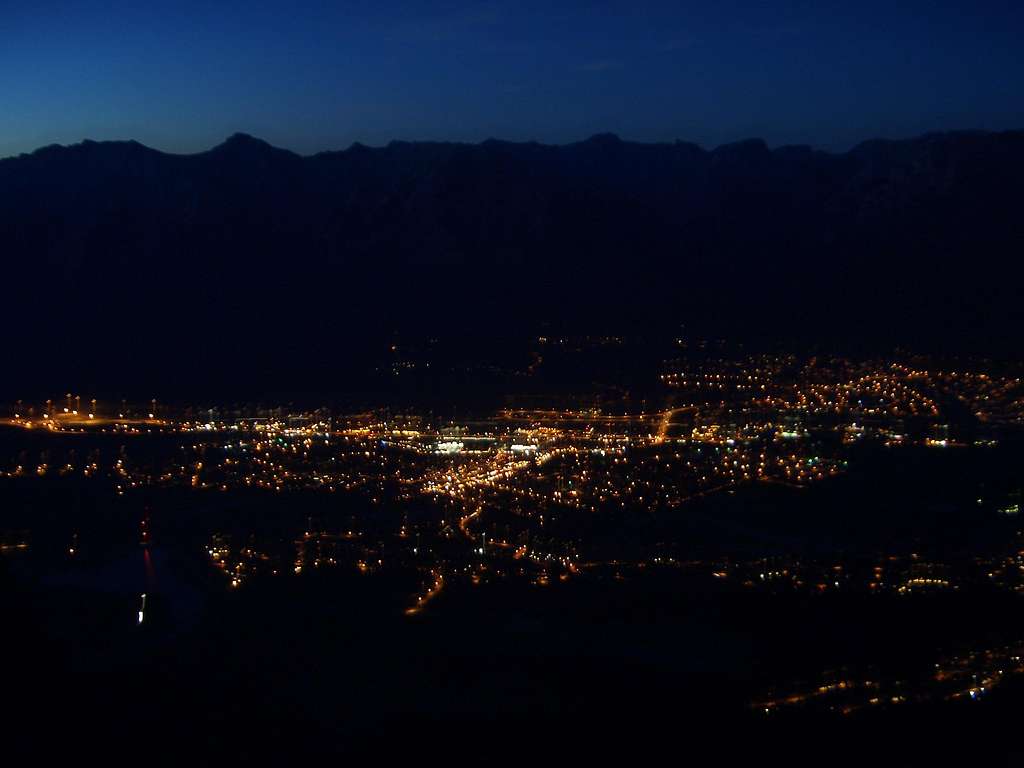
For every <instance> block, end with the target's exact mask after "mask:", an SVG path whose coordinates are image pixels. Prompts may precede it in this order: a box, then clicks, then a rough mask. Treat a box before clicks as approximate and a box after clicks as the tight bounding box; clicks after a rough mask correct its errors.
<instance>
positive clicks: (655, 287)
mask: <svg viewBox="0 0 1024 768" xmlns="http://www.w3.org/2000/svg"><path fill="white" fill-rule="evenodd" d="M1022 180H1024V132H1007V133H998V134H992V133H952V134H934V135H927V136H923V137H920V138H918V139H913V140H908V141H871V142H866V143H864V144H861V145H860V146H858V147H856V148H855V149H853V150H852V151H850V152H848V153H845V154H842V155H833V154H827V153H822V152H817V151H813V150H811V149H808V148H806V147H783V148H779V149H776V150H770V149H769V148H768V147H767V146H765V144H764V143H763V142H761V141H758V140H751V141H746V142H740V143H737V144H731V145H727V146H723V147H719V148H717V149H715V150H713V151H705V150H703V149H701V148H699V147H697V146H695V145H693V144H686V143H681V142H677V143H674V144H655V145H644V144H634V143H629V142H624V141H621V140H619V139H618V138H616V137H615V136H611V135H599V136H595V137H592V138H591V139H588V140H586V141H583V142H579V143H576V144H570V145H565V146H544V145H539V144H533V143H530V144H513V143H507V142H501V141H494V140H489V141H486V142H483V143H481V144H477V145H466V144H443V143H401V142H395V143H392V144H389V145H388V146H386V147H383V148H368V147H365V146H361V145H353V146H352V147H351V148H349V149H348V150H345V151H340V152H326V153H321V154H318V155H315V156H310V157H302V156H299V155H295V154H293V153H291V152H287V151H285V150H281V149H277V148H274V147H271V146H270V145H268V144H266V143H265V142H262V141H260V140H258V139H254V138H252V137H249V136H245V135H242V134H238V135H235V136H233V137H231V138H230V139H228V140H227V141H226V142H224V143H223V144H221V145H219V146H218V147H215V148H214V149H212V150H210V151H208V152H204V153H201V154H197V155H190V156H177V155H168V154H164V153H160V152H157V151H155V150H152V149H148V148H146V147H144V146H142V145H140V144H138V143H135V142H102V143H97V142H89V141H87V142H83V143H82V144H78V145H74V146H69V147H58V146H53V147H46V148H43V149H40V150H38V151H36V152H34V153H32V154H29V155H22V156H19V157H13V158H8V159H5V160H0V248H2V249H3V252H4V254H5V258H4V269H5V273H6V276H7V279H6V280H5V281H4V282H5V285H6V290H5V302H4V310H3V320H4V323H5V325H4V327H5V329H6V331H7V333H8V335H9V336H8V337H9V339H10V340H11V346H12V349H13V350H14V359H15V361H16V362H18V363H20V365H18V366H15V368H16V370H15V372H14V378H18V377H21V376H26V377H28V378H26V379H25V381H26V383H28V382H29V380H30V379H31V380H35V379H47V377H50V376H52V375H56V374H58V373H61V374H63V375H71V374H69V373H68V371H72V372H74V371H77V372H79V373H80V374H81V373H82V372H83V371H85V372H88V373H89V375H90V376H93V377H95V376H99V375H100V374H97V371H102V372H104V375H106V373H109V372H112V371H115V370H118V371H119V370H121V369H122V368H123V367H128V368H132V367H134V368H143V369H146V370H150V371H153V370H161V369H163V367H164V366H165V365H166V364H167V362H169V361H171V360H174V359H176V358H180V359H182V360H189V361H192V362H193V363H194V365H192V366H190V370H195V371H200V370H208V371H211V372H212V371H215V370H216V369H218V368H223V370H229V371H234V372H238V371H243V370H244V371H247V372H248V375H259V372H260V371H263V370H267V371H279V370H281V369H282V368H284V367H289V366H291V365H293V364H294V365H300V364H301V365H307V366H308V365H313V367H314V368H316V367H317V366H320V367H321V368H322V369H323V370H324V371H331V372H333V373H332V374H331V375H336V373H337V372H338V371H343V370H345V369H346V367H347V364H346V363H345V362H344V359H348V360H349V361H350V362H351V363H352V365H353V366H355V365H356V363H358V362H359V361H362V360H363V359H364V357H365V355H364V353H366V352H367V350H372V349H376V348H377V347H378V346H379V344H380V343H381V341H382V340H383V339H384V338H386V337H387V336H388V335H389V334H390V333H391V332H392V331H394V330H396V329H397V330H399V331H403V332H417V333H420V332H422V333H427V332H431V333H435V332H443V333H468V334H470V335H472V336H475V337H478V338H480V339H485V338H488V337H490V336H495V335H498V336H500V335H501V334H502V333H504V332H507V331H510V330H521V329H523V328H524V326H529V327H531V328H532V327H534V326H536V325H537V324H539V323H541V322H550V323H555V324H556V325H557V324H561V325H566V326H570V327H571V326H573V325H579V326H586V327H589V328H599V327H616V326H622V325H624V324H625V325H631V326H633V327H638V328H642V329H644V330H646V331H648V332H658V331H661V330H666V331H667V332H671V329H672V328H675V327H677V325H678V323H680V322H686V323H688V324H689V325H690V326H691V327H697V328H700V329H704V330H706V332H709V333H715V334H716V335H740V336H749V337H751V338H754V339H756V338H757V337H761V336H763V337H769V338H773V337H799V338H804V339H807V340H812V341H818V342H824V343H835V344H837V345H843V344H849V343H853V342H856V343H869V344H873V343H877V344H894V343H897V342H903V343H924V344H933V345H942V346H945V345H963V346H968V347H972V346H977V345H978V344H983V345H984V346H986V347H990V348H992V349H994V350H998V349H1000V348H1002V349H1006V348H1015V347H1016V343H1017V341H1019V338H1020V331H1019V321H1020V320H1021V309H1020V294H1021V290H1020V285H1021V282H1020V281H1021V278H1022V277H1024V269H1022V267H1021V265H1020V260H1019V254H1020V253H1021V245H1022V244H1024V223H1022V217H1021V199H1022V195H1021V185H1022ZM54 346H59V347H60V355H59V356H56V357H55V355H54V354H52V352H47V353H45V354H44V353H41V352H40V349H50V350H52V349H53V347H54ZM257 360H258V361H259V363H258V364H257V363H256V362H255V361H257ZM119 361H124V362H119ZM316 361H320V362H316ZM318 369H319V368H318ZM30 372H31V375H29V373H30ZM216 375H220V374H216ZM57 386H58V387H59V386H61V385H57Z"/></svg>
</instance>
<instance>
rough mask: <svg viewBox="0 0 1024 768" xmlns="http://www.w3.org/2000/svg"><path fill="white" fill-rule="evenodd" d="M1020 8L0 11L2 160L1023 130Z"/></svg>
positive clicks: (273, 5) (674, 5)
mask: <svg viewBox="0 0 1024 768" xmlns="http://www.w3.org/2000/svg"><path fill="white" fill-rule="evenodd" d="M1022 40H1024V2H1020V0H1018V1H1017V2H985V1H984V0H981V1H980V2H957V3H954V2H944V0H933V1H932V2H917V1H916V0H911V1H909V2H898V0H892V1H891V2H884V3H883V2H861V3H857V2H830V0H818V1H817V2H795V1H793V2H775V3H771V2H755V1H754V0H746V1H744V0H718V1H717V2H690V1H688V0H677V1H676V2H644V1H643V0H634V1H633V2H610V1H609V2H602V1H601V0H597V1H596V2H587V3H583V2H579V3H577V2H558V1H557V0H549V1H548V2H530V1H528V2H518V3H516V2H511V0H508V1H505V0H493V1H491V0H484V1H483V2H451V1H446V0H435V1H434V2H412V1H411V0H410V1H407V2H389V0H375V1H370V0H368V1H366V2H361V1H358V2H344V1H343V0H341V1H339V2H302V1H301V0H297V1H295V2H291V3H285V2H260V1H259V0H249V2H234V1H233V0H221V1H220V2H213V1H212V0H211V1H209V2H187V1H186V2H177V3H173V4H172V3H166V4H160V3H153V2H122V1H121V0H104V1H103V2H96V1H94V0H79V1H78V2H51V1H50V0H37V1H36V2H31V3H29V2H26V3H24V4H19V3H14V2H11V1H10V0H0V156H4V155H9V154H13V153H17V152H21V151H27V150H31V149H34V148H36V147H38V146H40V145H43V144H48V143H53V142H60V143H69V142H75V141H80V140H81V139H83V138H94V139H114V138H135V139H138V140H139V141H142V142H143V143H145V144H148V145H150V146H154V147H157V148H159V149H164V150H167V151H174V152H193V151H198V150H202V149H206V148H208V147H210V146H212V145H213V144H215V143H217V142H219V141H221V140H222V139H223V138H224V137H225V136H227V135H228V134H230V133H232V132H234V131H245V132H248V133H252V134H255V135H257V136H260V137H262V138H265V139H267V140H268V141H270V142H271V143H274V144H277V145H280V146H284V147H288V148H291V149H295V150H297V151H299V152H303V153H308V152H314V151H317V150H321V149H327V148H341V147H345V146H348V145H349V144H350V143H352V142H353V141H361V142H363V143H366V144H383V143H386V142H388V141H390V140H392V139H410V140H413V139H453V140H467V141H477V140H481V139H484V138H487V137H489V136H494V137H498V138H506V139H512V140H527V139H537V140H540V141H544V142H555V143H561V142H567V141H573V140H577V139H581V138H585V137H586V136H588V135H590V134H593V133H597V132H603V131H613V132H615V133H618V134H620V135H621V136H622V137H623V138H627V139H633V140H638V141H661V140H672V139H676V138H680V139H686V140H690V141H696V142H698V143H701V144H703V145H706V146H713V145H717V144H720V143H724V142H728V141H734V140H737V139H741V138H745V137H749V136H761V137H763V138H765V139H766V140H767V141H768V142H769V144H772V145H778V144H785V143H808V144H813V145H816V146H820V147H825V148H831V149H846V148H848V147H849V146H850V145H852V144H853V143H855V142H857V141H859V140H861V139H864V138H870V137H876V136H885V137H901V136H909V135H914V134H917V133H922V132H925V131H929V130H943V129H951V128H987V129H1003V128H1014V127H1017V128H1021V127H1024V98H1022V94H1024V53H1022V51H1021V48H1022Z"/></svg>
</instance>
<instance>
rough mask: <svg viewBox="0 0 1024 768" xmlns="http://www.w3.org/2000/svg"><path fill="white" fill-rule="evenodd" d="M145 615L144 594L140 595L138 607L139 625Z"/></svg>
mask: <svg viewBox="0 0 1024 768" xmlns="http://www.w3.org/2000/svg"><path fill="white" fill-rule="evenodd" d="M145 615H146V593H145V592H143V593H142V605H141V606H140V607H139V624H141V623H142V620H143V618H145Z"/></svg>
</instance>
